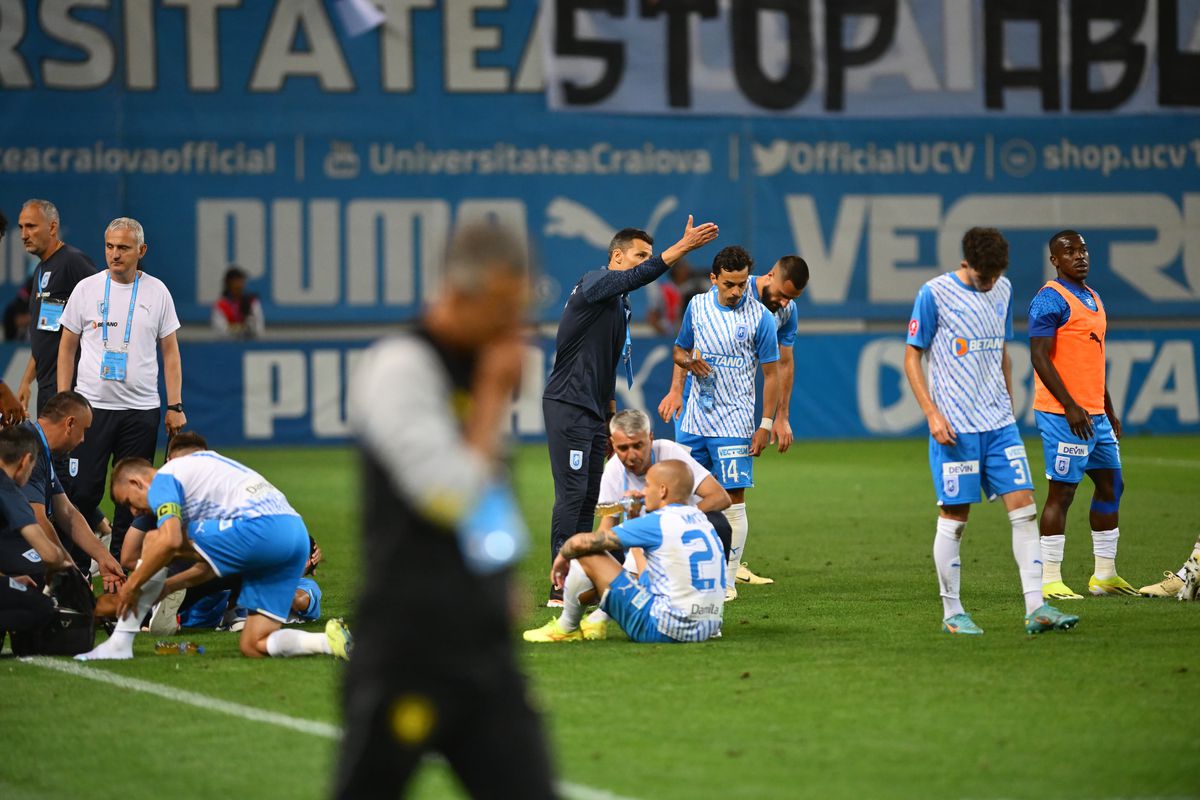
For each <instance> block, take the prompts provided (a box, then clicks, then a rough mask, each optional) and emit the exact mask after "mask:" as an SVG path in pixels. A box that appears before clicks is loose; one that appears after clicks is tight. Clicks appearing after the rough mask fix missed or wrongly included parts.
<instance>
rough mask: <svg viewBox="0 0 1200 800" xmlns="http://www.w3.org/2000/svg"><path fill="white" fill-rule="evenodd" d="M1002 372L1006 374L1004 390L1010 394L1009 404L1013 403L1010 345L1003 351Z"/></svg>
mask: <svg viewBox="0 0 1200 800" xmlns="http://www.w3.org/2000/svg"><path fill="white" fill-rule="evenodd" d="M1000 371H1001V372H1002V373H1004V390H1005V391H1006V392H1008V399H1009V402H1011V401H1012V396H1013V390H1012V358H1011V357H1010V356H1009V355H1008V345H1007V344H1006V345H1004V349H1003V351H1001V355H1000ZM1013 413H1016V409H1015V408H1014V409H1013Z"/></svg>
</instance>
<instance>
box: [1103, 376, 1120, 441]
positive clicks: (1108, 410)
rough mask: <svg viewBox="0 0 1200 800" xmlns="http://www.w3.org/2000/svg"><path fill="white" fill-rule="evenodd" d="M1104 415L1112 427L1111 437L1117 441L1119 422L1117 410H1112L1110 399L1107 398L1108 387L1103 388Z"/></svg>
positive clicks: (1118, 438) (1118, 437)
mask: <svg viewBox="0 0 1200 800" xmlns="http://www.w3.org/2000/svg"><path fill="white" fill-rule="evenodd" d="M1104 414H1105V416H1107V417H1108V423H1109V424H1110V425H1112V429H1113V436H1116V437H1117V440H1118V441H1120V439H1121V420H1120V419H1118V418H1117V410H1116V409H1115V408H1113V402H1112V398H1111V397H1109V396H1108V386H1107V385H1105V387H1104Z"/></svg>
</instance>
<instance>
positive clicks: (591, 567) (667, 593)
mask: <svg viewBox="0 0 1200 800" xmlns="http://www.w3.org/2000/svg"><path fill="white" fill-rule="evenodd" d="M694 488H695V481H694V479H693V477H692V472H691V470H690V469H688V466H687V464H685V463H683V462H682V461H678V460H675V459H668V460H666V461H660V462H658V463H657V464H655V465H654V466H653V467H651V468H650V470H649V471H648V472H647V473H646V489H645V505H646V510H647V511H648V512H649V513H647V514H645V515H644V516H641V517H637V518H636V519H632V520H629V521H628V522H625V523H622V524H620V525H617V526H616V527H615V528H613V529H612V530H606V529H604V528H600V529H599V530H597V531H595V532H594V533H577V534H575V535H574V536H572V537H571V538H570V539H568V540H567V541H566V543H565V544H564V545H563V546H562V549H561V550H559V552H558V556H557V557H556V558H555V559H554V565H553V566H552V567H551V569H550V580H551V582H552V583H553V584H554V585H555V586H558V587H563V586H564V584H565V580H566V576H567V572H568V570H569V568H570V563H571V561H573V560H575V561H578V563H579V565H580V566H581V567H582V568H583V571H584V573H585V574H586V575H587V577H588V580H590V581H591V583H592V585H593V586H594V587H595V591H596V592H598V593H599V595H600V608H601V609H602V610H603V611H604V612H605V613H606V614H608V615H609V616H611V617H612V618H613V619H614V620H616V622H617V624H618V625H620V626H621V630H623V631H625V633H626V634H627V635H628V636H629V638H630V639H632V640H633V641H635V642H702V641H704V640H705V639H708V638H710V637H712V636H715V635H717V634H718V633H720V631H721V615H722V611H723V609H724V604H725V561H724V559H723V558H722V557H721V550H722V548H721V541H720V539H718V538H717V532H716V531H715V530H713V526H712V525H711V524H710V523H709V521H708V519H707V518H706V517H705V516H704V512H702V511H700V510H699V509H697V508H695V507H694V506H689V505H687V502H688V499H689V498H690V497H691V496H692V490H693V489H694ZM630 547H640V548H642V550H643V552H644V554H645V569H643V570H642V573H641V576H640V577H636V578H635V577H634V576H633V575H632V574H631V573H629V572H628V571H626V570H624V569H622V568H621V565H620V564H619V563H618V562H617V560H616V559H615V558H613V557H612V555H611V554H610V553H609V551H612V550H622V549H625V548H630ZM564 611H565V608H564ZM539 630H542V629H539ZM582 637H583V635H582V633H581V632H579V631H575V635H574V636H564V637H545V638H534V639H530V641H538V642H565V641H577V640H579V639H581V638H582ZM526 638H528V637H526Z"/></svg>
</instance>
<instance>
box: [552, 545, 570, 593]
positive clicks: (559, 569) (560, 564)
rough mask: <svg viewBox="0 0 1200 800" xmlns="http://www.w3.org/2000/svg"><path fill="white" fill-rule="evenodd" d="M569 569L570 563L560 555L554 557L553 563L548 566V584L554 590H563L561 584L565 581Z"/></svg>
mask: <svg viewBox="0 0 1200 800" xmlns="http://www.w3.org/2000/svg"><path fill="white" fill-rule="evenodd" d="M570 569H571V562H570V561H568V560H567V559H565V558H563V554H562V553H559V554H558V555H556V556H555V557H554V563H553V564H552V565H550V583H551V584H552V585H553V586H554V588H555V589H561V588H563V584H564V583H565V582H566V580H567V571H568V570H570Z"/></svg>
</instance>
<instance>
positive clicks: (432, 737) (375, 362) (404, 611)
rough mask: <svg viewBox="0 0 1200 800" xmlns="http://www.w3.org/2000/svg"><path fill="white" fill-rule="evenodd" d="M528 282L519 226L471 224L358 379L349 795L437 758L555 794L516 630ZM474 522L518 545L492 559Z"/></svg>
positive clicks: (341, 767) (345, 782) (353, 397)
mask: <svg viewBox="0 0 1200 800" xmlns="http://www.w3.org/2000/svg"><path fill="white" fill-rule="evenodd" d="M529 286H530V282H529V276H528V265H527V257H526V254H525V249H524V247H523V246H522V244H521V242H520V241H519V240H518V239H517V238H516V237H515V236H514V235H513V234H512V233H510V232H508V231H506V230H503V229H500V228H497V227H493V226H474V227H468V228H464V229H462V230H460V231H459V232H458V233H457V234H456V235H455V236H454V238H453V240H452V241H451V243H450V246H449V249H448V250H447V254H446V261H445V264H444V271H443V280H442V283H441V289H440V290H439V292H438V294H437V296H436V297H435V298H434V299H433V301H432V303H431V305H430V306H428V308H427V309H426V310H425V312H424V314H423V316H422V318H421V321H420V323H419V324H418V325H417V327H416V329H415V330H413V331H412V332H411V333H406V334H403V335H397V336H394V337H390V338H387V339H384V340H382V341H380V342H378V343H376V344H375V345H374V346H373V347H372V348H371V349H370V350H368V351H367V352H366V353H365V354H364V355H363V357H362V361H361V363H360V365H359V367H358V369H357V370H356V371H355V375H354V379H353V380H352V381H351V392H350V419H351V425H352V427H353V429H354V431H355V434H356V436H357V438H358V446H359V448H360V451H361V461H362V465H363V477H362V485H363V491H364V496H363V499H362V504H361V505H362V509H363V521H362V525H363V539H364V541H363V546H364V552H367V553H370V554H371V555H370V558H369V559H368V561H367V564H366V578H365V586H364V588H363V593H362V597H361V598H360V599H359V602H358V608H357V612H356V614H355V618H354V622H355V643H354V652H353V655H352V656H351V658H350V663H349V666H348V667H347V672H346V675H345V680H344V686H343V716H344V719H345V733H344V734H343V737H342V744H341V754H340V757H339V764H338V769H337V776H336V779H335V788H334V795H335V796H336V797H338V798H347V799H348V798H355V799H356V800H359V799H361V798H375V797H396V796H398V795H400V794H402V793H403V792H404V791H405V790H406V788H407V786H408V783H409V780H410V779H411V777H412V775H413V773H414V772H415V771H416V769H417V768H418V767H419V766H420V763H421V759H422V757H423V756H424V755H425V754H426V753H430V752H436V753H440V754H441V755H443V756H444V757H445V758H446V761H447V762H448V763H449V765H450V767H451V768H452V769H453V770H454V771H455V773H456V774H457V775H458V778H459V780H460V781H461V782H462V785H463V787H464V788H465V789H466V791H467V793H468V794H470V795H471V796H472V797H476V798H504V799H505V800H507V799H508V798H522V800H540V798H551V797H554V796H555V790H554V785H553V783H552V776H551V766H550V759H549V755H548V753H547V749H546V742H545V739H544V737H543V734H542V729H541V723H540V721H539V719H538V716H537V714H536V713H534V711H533V709H532V708H531V707H530V705H529V701H528V699H527V697H526V692H525V681H524V678H523V677H522V675H521V673H520V671H519V670H518V667H517V664H516V661H515V659H514V656H513V651H512V637H511V634H510V627H511V622H512V620H511V619H510V607H511V606H510V599H511V595H510V587H509V569H508V566H509V564H511V562H512V560H513V558H515V557H516V555H517V554H518V553H519V550H520V548H519V547H518V546H516V544H515V542H513V541H512V540H513V539H515V538H516V537H517V536H519V534H518V533H517V528H519V527H520V524H521V523H520V522H519V518H517V519H514V517H516V510H515V503H514V502H513V501H512V498H511V495H510V489H509V481H508V478H507V475H506V469H505V466H504V463H503V460H502V454H503V447H504V444H503V442H504V433H505V428H506V426H507V425H508V424H509V414H510V408H511V401H512V397H513V393H514V392H515V390H516V388H517V386H518V384H519V381H520V375H521V366H522V362H523V360H524V354H525V348H526V345H525V341H524V338H523V337H522V335H521V333H522V327H523V325H524V322H525V311H526V308H527V304H528V295H529ZM506 520H508V522H507V524H506ZM485 523H486V527H484V525H485ZM473 531H475V532H486V536H485V537H483V538H485V539H486V538H490V537H492V536H495V535H497V533H499V535H500V537H501V539H502V540H503V542H509V544H508V545H507V546H504V547H501V548H499V549H498V550H497V549H495V548H492V552H493V553H495V554H498V555H497V558H496V559H495V560H494V561H493V562H491V563H481V559H480V558H479V553H478V551H476V550H475V549H474V548H472V547H470V546H468V543H469V542H471V541H478V539H472V538H471V537H470V534H471V533H472V532H473ZM464 609H466V611H464Z"/></svg>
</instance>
